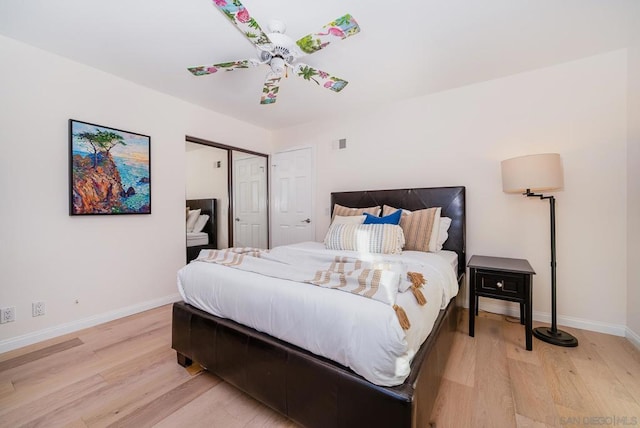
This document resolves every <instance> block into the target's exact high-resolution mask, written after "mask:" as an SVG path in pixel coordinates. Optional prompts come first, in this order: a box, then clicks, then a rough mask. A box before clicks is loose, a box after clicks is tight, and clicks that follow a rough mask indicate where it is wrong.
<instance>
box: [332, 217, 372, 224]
mask: <svg viewBox="0 0 640 428" xmlns="http://www.w3.org/2000/svg"><path fill="white" fill-rule="evenodd" d="M365 217H366V216H364V215H336V216H334V217H333V221H332V222H331V224H362V223H363V222H364V219H365Z"/></svg>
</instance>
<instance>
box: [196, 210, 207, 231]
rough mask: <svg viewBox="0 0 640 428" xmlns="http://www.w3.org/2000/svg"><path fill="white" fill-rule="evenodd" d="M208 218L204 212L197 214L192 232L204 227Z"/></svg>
mask: <svg viewBox="0 0 640 428" xmlns="http://www.w3.org/2000/svg"><path fill="white" fill-rule="evenodd" d="M208 220H209V216H208V215H206V214H200V215H199V216H198V220H196V224H195V225H193V231H194V232H202V229H204V227H205V226H206V224H207V221H208Z"/></svg>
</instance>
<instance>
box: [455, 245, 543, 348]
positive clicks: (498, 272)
mask: <svg viewBox="0 0 640 428" xmlns="http://www.w3.org/2000/svg"><path fill="white" fill-rule="evenodd" d="M467 267H468V268H469V336H471V337H473V336H474V334H475V320H476V315H478V296H482V297H491V298H492V299H500V300H508V301H510V302H518V303H520V324H524V328H525V334H526V338H527V351H531V349H532V337H531V324H532V308H531V291H532V290H531V288H532V287H531V285H532V280H531V275H535V271H534V270H533V268H532V267H531V265H530V264H529V262H528V261H526V260H523V259H509V258H505V257H489V256H472V257H471V259H470V260H469V263H468V264H467Z"/></svg>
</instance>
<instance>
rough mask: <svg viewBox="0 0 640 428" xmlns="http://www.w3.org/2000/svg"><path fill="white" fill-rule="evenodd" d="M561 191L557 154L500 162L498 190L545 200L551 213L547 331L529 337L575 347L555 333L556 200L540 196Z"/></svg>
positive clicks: (539, 330)
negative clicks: (549, 308)
mask: <svg viewBox="0 0 640 428" xmlns="http://www.w3.org/2000/svg"><path fill="white" fill-rule="evenodd" d="M562 187H563V177H562V162H561V160H560V155H559V154H557V153H544V154H539V155H529V156H520V157H517V158H512V159H507V160H503V161H502V190H503V191H504V192H506V193H521V194H523V195H525V196H527V197H537V198H540V199H548V200H549V208H550V211H551V327H537V328H534V329H533V335H534V336H535V337H537V338H538V339H540V340H542V341H544V342H547V343H551V344H553V345H558V346H578V339H576V338H575V337H573V336H572V335H571V334H569V333H567V332H565V331H562V330H558V323H557V316H556V199H555V197H554V196H545V195H543V194H541V193H534V192H544V191H550V190H557V189H560V188H562Z"/></svg>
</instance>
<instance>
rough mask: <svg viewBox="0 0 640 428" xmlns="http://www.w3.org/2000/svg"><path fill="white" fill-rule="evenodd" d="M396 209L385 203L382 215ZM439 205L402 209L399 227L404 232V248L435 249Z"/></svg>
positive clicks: (425, 250) (438, 225)
mask: <svg viewBox="0 0 640 428" xmlns="http://www.w3.org/2000/svg"><path fill="white" fill-rule="evenodd" d="M396 210H397V209H396V208H393V207H390V206H388V205H385V206H384V207H383V209H382V215H385V216H386V215H389V214H391V213H393V212H395V211H396ZM441 211H442V208H441V207H433V208H427V209H424V210H418V211H410V212H409V211H406V210H405V211H404V212H403V213H402V217H401V218H400V227H401V228H402V231H403V232H404V239H405V241H406V242H405V246H404V249H405V250H413V251H424V252H428V251H431V252H434V251H437V248H438V247H437V241H438V231H439V228H440V212H441Z"/></svg>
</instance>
